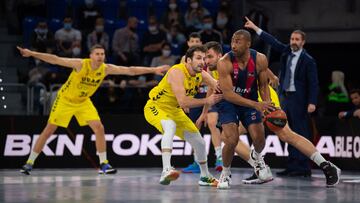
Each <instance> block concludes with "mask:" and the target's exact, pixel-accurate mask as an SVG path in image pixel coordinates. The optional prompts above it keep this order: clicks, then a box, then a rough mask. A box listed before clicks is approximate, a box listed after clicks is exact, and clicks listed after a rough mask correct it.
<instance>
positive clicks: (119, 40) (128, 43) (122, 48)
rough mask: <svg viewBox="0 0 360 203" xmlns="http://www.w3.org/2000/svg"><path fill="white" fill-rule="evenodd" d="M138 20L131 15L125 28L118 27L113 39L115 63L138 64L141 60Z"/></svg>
mask: <svg viewBox="0 0 360 203" xmlns="http://www.w3.org/2000/svg"><path fill="white" fill-rule="evenodd" d="M137 26H138V20H137V18H136V17H129V18H128V21H127V25H126V26H125V27H124V28H120V29H117V30H116V31H115V33H114V37H113V41H112V51H113V55H114V59H115V63H116V64H118V65H124V66H132V65H138V64H139V61H140V48H139V36H138V35H137V34H136V29H137Z"/></svg>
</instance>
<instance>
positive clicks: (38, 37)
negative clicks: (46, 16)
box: [31, 21, 55, 53]
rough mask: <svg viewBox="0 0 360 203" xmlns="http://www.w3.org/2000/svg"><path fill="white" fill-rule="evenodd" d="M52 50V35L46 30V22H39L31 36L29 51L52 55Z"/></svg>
mask: <svg viewBox="0 0 360 203" xmlns="http://www.w3.org/2000/svg"><path fill="white" fill-rule="evenodd" d="M54 48H55V39H54V34H53V33H52V32H51V31H50V30H49V29H48V26H47V23H46V21H40V22H39V23H38V24H37V26H36V28H35V29H34V32H33V33H32V35H31V49H33V50H35V51H39V52H46V53H53V51H54Z"/></svg>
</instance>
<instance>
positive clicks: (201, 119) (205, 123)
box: [195, 113, 207, 130]
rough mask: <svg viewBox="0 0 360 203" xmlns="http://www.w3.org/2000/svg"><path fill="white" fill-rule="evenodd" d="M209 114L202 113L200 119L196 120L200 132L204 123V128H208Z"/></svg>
mask: <svg viewBox="0 0 360 203" xmlns="http://www.w3.org/2000/svg"><path fill="white" fill-rule="evenodd" d="M206 118H207V113H202V114H201V115H200V116H199V118H198V119H197V120H196V122H195V125H196V127H197V128H198V129H199V130H200V129H201V126H202V124H203V123H204V126H205V127H206V126H207V119H206Z"/></svg>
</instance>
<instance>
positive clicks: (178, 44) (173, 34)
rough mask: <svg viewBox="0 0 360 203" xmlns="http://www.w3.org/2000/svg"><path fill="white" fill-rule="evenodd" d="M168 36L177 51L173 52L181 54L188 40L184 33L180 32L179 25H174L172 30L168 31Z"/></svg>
mask: <svg viewBox="0 0 360 203" xmlns="http://www.w3.org/2000/svg"><path fill="white" fill-rule="evenodd" d="M166 38H167V41H168V42H169V43H170V44H171V47H173V48H174V50H175V51H176V53H173V54H175V55H180V54H181V49H182V47H183V45H184V44H185V42H186V38H185V36H184V34H183V33H181V32H180V30H179V27H178V25H172V26H171V27H170V32H168V33H166Z"/></svg>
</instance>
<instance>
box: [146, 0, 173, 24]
mask: <svg viewBox="0 0 360 203" xmlns="http://www.w3.org/2000/svg"><path fill="white" fill-rule="evenodd" d="M150 4H151V8H152V12H153V14H154V15H155V16H156V18H157V19H158V20H159V21H160V20H161V18H162V17H163V15H164V13H165V11H166V10H167V8H168V5H169V1H168V0H151V1H150Z"/></svg>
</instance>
